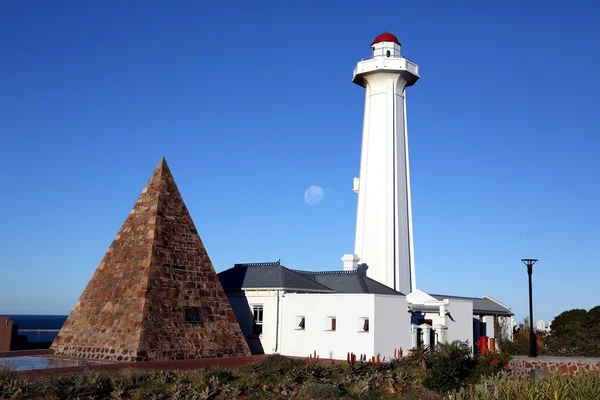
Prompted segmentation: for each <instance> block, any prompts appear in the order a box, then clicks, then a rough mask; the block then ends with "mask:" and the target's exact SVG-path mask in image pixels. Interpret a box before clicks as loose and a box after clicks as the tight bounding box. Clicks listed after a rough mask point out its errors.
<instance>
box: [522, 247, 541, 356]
mask: <svg viewBox="0 0 600 400" xmlns="http://www.w3.org/2000/svg"><path fill="white" fill-rule="evenodd" d="M521 261H523V264H525V265H527V275H529V357H537V347H536V344H535V333H534V332H533V300H532V288H531V274H532V272H533V264H535V263H536V261H537V260H536V259H535V258H523V259H522V260H521Z"/></svg>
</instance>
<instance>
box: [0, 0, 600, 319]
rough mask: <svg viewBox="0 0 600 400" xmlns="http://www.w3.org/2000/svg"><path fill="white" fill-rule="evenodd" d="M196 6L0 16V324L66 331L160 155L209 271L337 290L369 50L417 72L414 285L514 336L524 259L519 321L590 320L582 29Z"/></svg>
mask: <svg viewBox="0 0 600 400" xmlns="http://www.w3.org/2000/svg"><path fill="white" fill-rule="evenodd" d="M483 3H485V4H483ZM488 3H490V4H488ZM206 4H207V2H193V1H180V2H167V1H149V2H148V1H128V2H121V1H103V2H80V1H54V2H42V1H24V0H23V1H17V0H9V1H2V2H0V48H1V49H2V51H1V52H0V138H1V142H0V143H1V144H2V146H1V148H2V156H1V157H0V171H2V194H3V195H2V196H0V221H1V225H0V254H1V256H0V271H1V275H0V276H1V282H2V289H1V290H0V314H1V313H32V314H36V313H39V314H44V313H49V314H54V313H55V314H65V313H68V312H69V310H70V309H71V307H72V306H73V305H74V304H75V302H76V300H77V298H78V297H79V295H80V293H81V291H82V290H83V288H84V287H85V285H86V284H87V282H88V280H89V279H90V277H91V276H92V274H93V272H94V270H95V268H96V267H97V265H98V263H99V262H100V260H101V258H102V256H103V255H104V253H105V251H106V249H107V248H108V246H109V244H110V243H111V241H112V239H113V237H114V235H115V234H116V232H117V230H118V229H119V227H120V226H121V224H122V223H123V221H124V219H125V217H126V216H127V214H128V212H129V210H130V209H131V207H132V205H133V203H134V202H135V200H136V199H137V197H138V195H139V193H140V192H141V190H142V188H143V187H144V185H145V184H146V182H147V180H148V178H149V177H150V175H151V173H152V170H153V169H154V167H155V166H156V164H157V163H158V160H159V159H160V157H161V156H162V155H164V156H165V157H166V158H167V161H168V163H169V165H170V167H171V171H172V172H173V174H174V176H175V179H176V181H177V183H178V185H179V188H180V190H181V192H182V194H183V196H184V199H185V201H186V203H187V205H188V208H189V209H190V212H191V213H192V217H193V218H194V220H195V223H196V225H197V227H198V230H199V232H200V235H201V237H202V239H203V241H204V243H205V245H206V247H207V250H208V252H209V255H210V256H211V258H212V260H213V263H214V265H215V268H216V269H217V271H221V270H223V269H226V268H228V267H230V266H231V265H232V264H233V263H235V262H256V261H270V260H277V259H279V258H281V260H282V263H284V265H286V266H289V267H292V268H303V269H312V270H322V269H338V268H340V267H341V261H340V257H341V256H342V255H343V254H345V253H351V252H352V250H353V248H354V243H353V241H354V224H355V218H356V195H355V194H354V193H353V192H352V178H353V177H354V176H357V175H358V168H359V161H360V144H361V134H362V132H361V130H362V117H363V106H364V89H362V88H361V87H359V86H357V85H354V84H352V82H351V79H352V70H353V68H354V65H355V64H356V62H357V61H359V60H360V59H361V58H363V57H367V56H368V55H369V51H370V49H369V45H370V43H371V41H372V39H373V38H374V37H375V36H376V35H377V34H379V33H381V32H383V31H384V30H386V29H387V30H388V31H390V32H393V33H395V34H396V35H397V36H398V37H399V39H400V41H401V42H402V44H403V53H404V54H405V55H406V56H407V57H409V58H410V59H412V60H413V61H415V62H416V63H418V64H419V66H420V72H421V79H420V80H419V82H417V84H416V85H415V86H414V87H411V88H410V89H409V93H408V96H407V98H408V131H409V143H410V158H411V173H412V192H413V212H414V216H413V220H414V235H415V252H416V265H417V286H418V287H419V288H421V289H423V290H425V291H429V292H432V293H440V292H441V293H448V294H453V295H464V296H481V295H484V294H489V295H491V296H493V297H496V298H498V299H499V300H501V301H503V302H504V303H506V304H508V305H510V306H512V307H513V309H514V311H515V314H516V318H517V319H518V320H521V319H522V318H523V317H524V316H525V315H526V314H527V312H528V308H527V307H528V305H527V275H526V269H525V266H523V265H522V264H521V262H520V261H519V260H520V259H521V258H523V257H536V258H539V259H540V262H539V263H538V264H536V266H535V268H534V302H535V310H534V311H535V319H536V320H537V319H545V320H547V319H549V318H552V317H554V316H555V315H557V314H558V313H560V312H561V311H563V310H565V309H570V308H586V309H589V308H590V307H592V306H595V305H598V304H599V303H600V298H599V297H598V294H597V290H598V289H597V282H598V281H599V280H600V268H598V261H597V260H598V257H597V252H598V237H599V235H600V228H599V223H600V216H599V214H598V208H597V204H599V203H600V187H599V184H598V182H599V180H598V175H599V171H600V160H599V157H598V156H597V153H598V148H599V146H600V139H599V138H598V136H599V135H598V134H599V133H600V132H599V129H598V115H599V114H598V109H597V107H598V100H597V93H598V92H599V91H600V82H599V79H598V75H597V69H598V65H599V64H600V53H598V51H597V43H598V39H599V38H600V28H599V27H598V26H597V24H596V22H597V21H598V18H599V17H600V9H599V8H598V7H599V6H597V5H594V4H593V2H591V1H589V2H587V3H586V2H573V3H572V4H571V5H569V6H568V7H566V6H565V3H564V2H551V1H550V2H548V1H545V2H528V5H527V6H520V5H519V4H520V2H516V1H506V2H498V3H495V4H491V2H475V1H473V2H452V5H451V6H450V4H449V3H447V2H428V4H427V5H423V6H419V7H417V6H416V5H415V4H416V3H414V2H383V3H382V4H381V5H379V6H374V5H371V4H369V5H367V3H365V2H354V1H343V2H342V1H339V2H327V5H322V2H319V1H290V2H235V1H233V2H220V3H219V2H214V3H212V4H211V5H206ZM311 185H318V186H321V187H323V189H324V191H325V198H324V201H322V202H321V203H319V204H317V205H314V206H309V205H307V204H306V203H305V202H304V191H305V190H306V189H307V188H308V187H309V186H311Z"/></svg>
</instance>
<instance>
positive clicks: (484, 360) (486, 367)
mask: <svg viewBox="0 0 600 400" xmlns="http://www.w3.org/2000/svg"><path fill="white" fill-rule="evenodd" d="M510 358H511V357H510V355H508V354H506V353H503V354H502V355H500V354H488V355H486V356H482V355H479V356H477V357H476V358H475V362H474V365H473V370H472V371H471V374H470V377H469V382H470V383H478V382H479V381H481V379H482V378H485V377H489V376H492V375H495V374H498V373H499V372H501V371H502V370H504V368H505V366H506V365H507V364H508V363H509V361H510Z"/></svg>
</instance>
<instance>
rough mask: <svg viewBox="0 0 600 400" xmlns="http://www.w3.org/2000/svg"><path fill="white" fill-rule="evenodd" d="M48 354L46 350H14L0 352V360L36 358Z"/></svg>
mask: <svg viewBox="0 0 600 400" xmlns="http://www.w3.org/2000/svg"><path fill="white" fill-rule="evenodd" d="M46 353H48V350H45V349H43V350H15V351H1V352H0V358H10V357H38V356H43V355H45V354H46Z"/></svg>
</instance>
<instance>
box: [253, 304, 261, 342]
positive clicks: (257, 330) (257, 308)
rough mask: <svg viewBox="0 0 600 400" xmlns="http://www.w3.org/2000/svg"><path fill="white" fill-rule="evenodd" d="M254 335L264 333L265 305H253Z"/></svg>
mask: <svg viewBox="0 0 600 400" xmlns="http://www.w3.org/2000/svg"><path fill="white" fill-rule="evenodd" d="M252 316H253V318H252V335H254V336H260V335H262V333H263V306H262V304H260V305H258V304H257V305H254V306H252Z"/></svg>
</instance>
